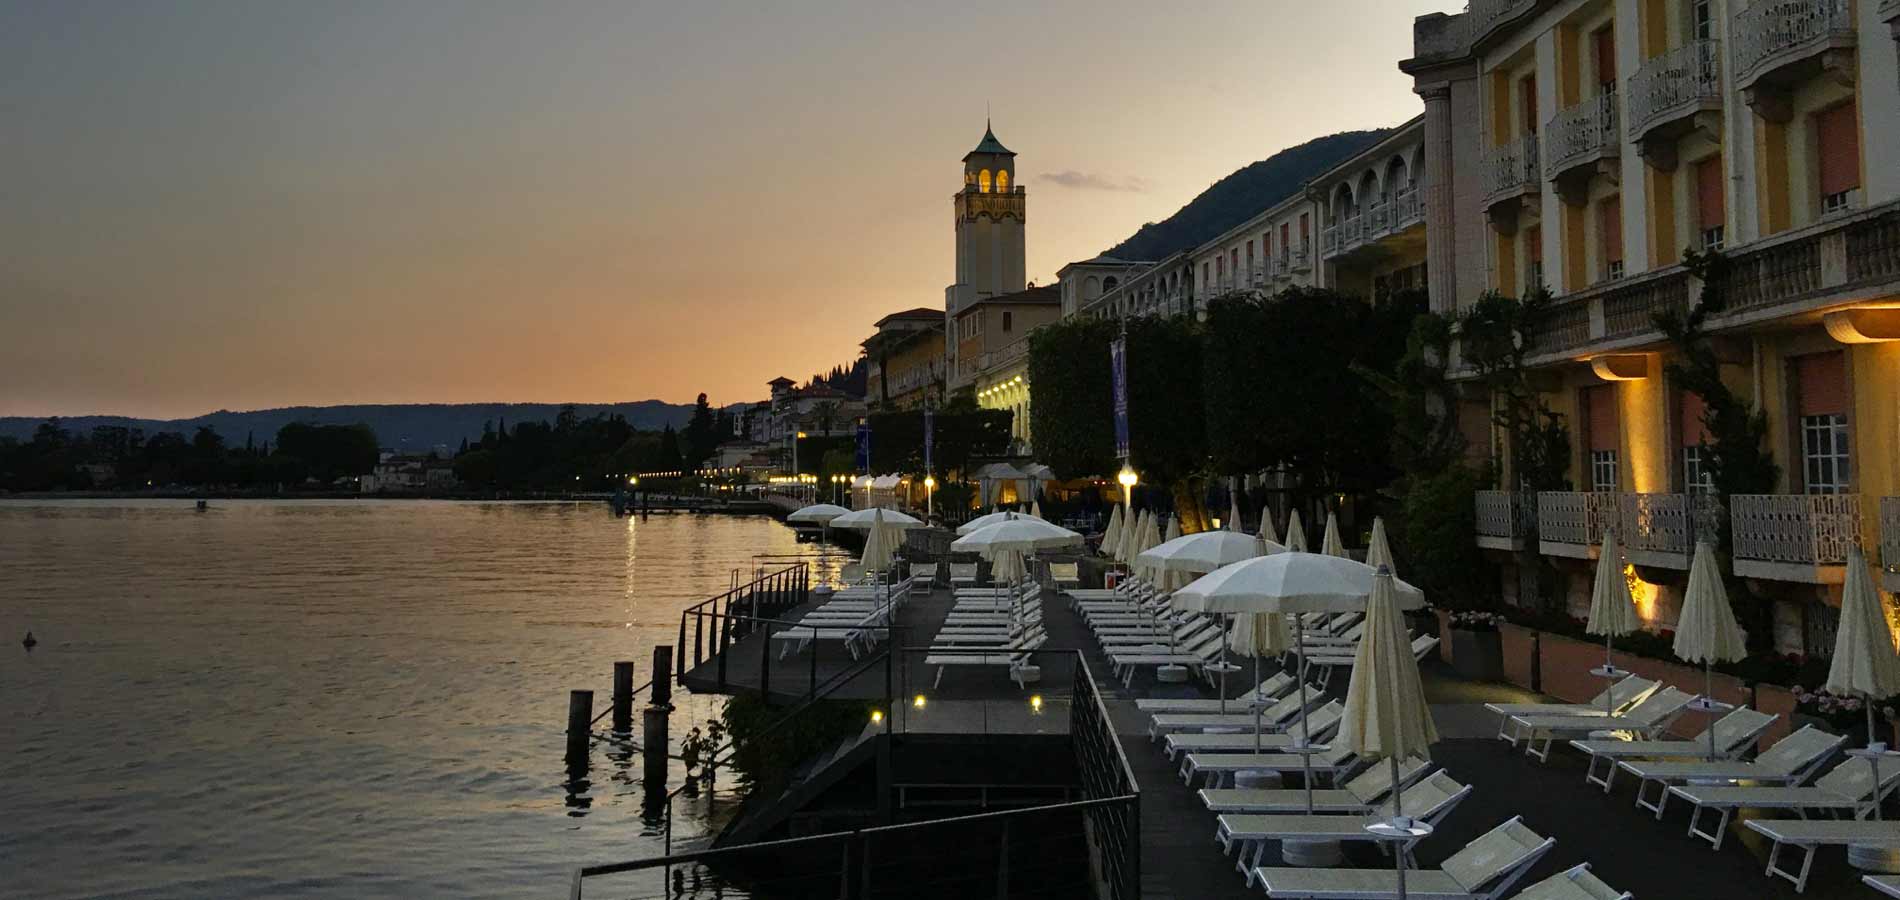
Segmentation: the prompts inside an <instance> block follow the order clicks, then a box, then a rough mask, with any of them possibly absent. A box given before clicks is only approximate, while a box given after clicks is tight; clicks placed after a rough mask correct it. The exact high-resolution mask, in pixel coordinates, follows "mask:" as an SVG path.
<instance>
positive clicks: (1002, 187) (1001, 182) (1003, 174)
mask: <svg viewBox="0 0 1900 900" xmlns="http://www.w3.org/2000/svg"><path fill="white" fill-rule="evenodd" d="M996 192H997V193H999V194H1007V193H1009V170H1008V169H998V170H996Z"/></svg>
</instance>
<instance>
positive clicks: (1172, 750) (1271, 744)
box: [1151, 694, 1346, 759]
mask: <svg viewBox="0 0 1900 900" xmlns="http://www.w3.org/2000/svg"><path fill="white" fill-rule="evenodd" d="M1274 706H1275V707H1276V710H1275V711H1276V712H1285V713H1286V718H1285V721H1284V722H1283V727H1282V725H1275V724H1274V723H1272V722H1271V721H1269V720H1268V719H1267V717H1266V714H1265V712H1262V714H1261V723H1262V725H1261V729H1260V731H1261V734H1260V737H1261V743H1260V744H1259V746H1260V747H1261V748H1262V749H1268V748H1272V749H1278V748H1280V747H1286V746H1289V745H1291V744H1292V743H1293V738H1294V736H1295V735H1298V734H1300V733H1301V731H1300V729H1301V728H1308V729H1311V730H1312V732H1313V740H1315V741H1318V740H1319V736H1320V735H1322V734H1328V733H1331V732H1332V730H1333V729H1334V728H1337V727H1338V726H1339V719H1340V716H1341V715H1343V714H1344V713H1345V711H1346V708H1345V707H1344V706H1343V705H1341V704H1340V702H1339V701H1338V700H1332V701H1329V702H1327V703H1326V705H1324V706H1320V707H1317V708H1315V709H1313V710H1312V711H1310V712H1308V713H1307V714H1306V723H1305V724H1304V725H1302V724H1301V723H1300V721H1299V719H1298V718H1296V716H1297V715H1298V713H1299V711H1300V695H1298V694H1293V695H1292V696H1289V697H1288V698H1287V699H1286V700H1281V701H1279V702H1278V703H1275V704H1274ZM1288 710H1291V711H1290V712H1288ZM1188 715H1190V716H1195V717H1197V718H1198V717H1199V714H1195V713H1190V714H1188ZM1215 715H1216V716H1218V715H1219V714H1218V713H1216V714H1215ZM1229 715H1232V716H1234V717H1235V721H1234V722H1231V723H1224V724H1226V727H1229V728H1233V729H1235V730H1234V731H1232V732H1225V733H1219V732H1216V733H1210V732H1199V733H1194V734H1168V733H1165V732H1161V733H1158V734H1159V735H1160V736H1162V737H1164V738H1165V739H1166V741H1167V752H1168V758H1169V759H1174V758H1176V757H1178V756H1180V754H1182V753H1201V752H1205V751H1210V750H1213V751H1220V750H1232V751H1234V752H1236V753H1240V752H1249V751H1252V750H1253V749H1254V746H1255V745H1254V733H1253V715H1252V714H1251V713H1249V714H1246V715H1244V716H1242V714H1240V713H1230V714H1229ZM1183 718H1186V717H1185V716H1184V717H1183ZM1242 719H1244V721H1241V720H1242ZM1202 727H1207V726H1202ZM1243 729H1244V730H1243ZM1282 732H1284V733H1282ZM1151 734H1157V732H1151Z"/></svg>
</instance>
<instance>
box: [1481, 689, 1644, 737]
mask: <svg viewBox="0 0 1900 900" xmlns="http://www.w3.org/2000/svg"><path fill="white" fill-rule="evenodd" d="M1660 687H1662V683H1661V682H1657V681H1652V680H1650V679H1648V678H1641V677H1638V676H1636V675H1631V676H1629V677H1628V678H1624V679H1623V680H1621V681H1618V682H1617V683H1615V684H1612V685H1610V686H1609V687H1608V688H1605V689H1604V690H1603V692H1602V693H1600V694H1598V695H1596V696H1595V697H1592V698H1590V702H1588V703H1486V704H1485V705H1484V708H1485V709H1486V710H1487V711H1489V712H1494V713H1497V715H1498V740H1500V741H1509V742H1511V743H1512V744H1516V743H1517V741H1516V739H1515V738H1512V737H1510V736H1509V735H1507V734H1505V731H1504V727H1505V725H1507V724H1509V723H1510V721H1511V717H1512V716H1608V715H1614V714H1616V713H1617V712H1621V711H1622V710H1625V709H1628V708H1630V707H1631V706H1634V705H1636V702H1637V701H1639V700H1641V699H1643V698H1644V697H1647V696H1649V695H1650V694H1651V693H1653V692H1655V690H1656V689H1657V688H1660ZM1605 698H1607V699H1608V708H1607V709H1606V708H1605Z"/></svg>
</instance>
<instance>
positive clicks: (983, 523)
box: [957, 512, 1043, 534]
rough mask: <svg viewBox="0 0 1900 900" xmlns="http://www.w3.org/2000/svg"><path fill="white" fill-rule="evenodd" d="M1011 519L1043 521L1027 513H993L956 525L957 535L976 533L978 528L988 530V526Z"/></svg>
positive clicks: (1039, 517)
mask: <svg viewBox="0 0 1900 900" xmlns="http://www.w3.org/2000/svg"><path fill="white" fill-rule="evenodd" d="M1011 519H1035V520H1037V521H1043V518H1042V517H1041V516H1034V515H1030V514H1029V513H1020V512H993V513H987V514H984V515H981V516H977V517H976V518H974V519H971V520H970V521H968V522H965V523H963V524H962V525H958V526H957V533H958V534H969V533H970V532H972V531H976V530H978V529H980V528H988V527H989V526H991V525H994V524H996V523H998V522H1007V521H1010V520H1011Z"/></svg>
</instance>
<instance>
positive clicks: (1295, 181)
mask: <svg viewBox="0 0 1900 900" xmlns="http://www.w3.org/2000/svg"><path fill="white" fill-rule="evenodd" d="M1391 133H1392V129H1390V128H1379V129H1374V130H1371V131H1344V132H1340V133H1339V134H1334V135H1328V136H1326V137H1323V138H1314V139H1313V140H1310V141H1307V142H1306V143H1304V144H1301V145H1299V146H1298V147H1289V148H1287V149H1285V150H1282V151H1280V152H1278V153H1275V154H1274V155H1272V156H1270V157H1267V158H1266V159H1263V160H1261V161H1259V162H1257V163H1253V164H1252V165H1249V166H1246V167H1244V168H1241V169H1239V170H1238V171H1236V172H1234V173H1233V174H1232V175H1229V176H1227V177H1226V178H1222V179H1221V180H1219V181H1216V182H1214V184H1213V185H1212V186H1211V187H1209V188H1208V189H1207V190H1205V191H1202V192H1201V194H1200V196H1198V197H1195V198H1194V199H1193V200H1190V201H1188V204H1187V205H1186V206H1183V207H1181V208H1180V210H1178V211H1176V212H1175V214H1174V215H1172V216H1169V217H1167V218H1166V219H1163V220H1161V221H1159V222H1150V223H1148V224H1146V225H1143V226H1141V229H1140V230H1139V231H1136V232H1135V233H1134V235H1133V236H1131V237H1130V238H1128V240H1125V241H1122V242H1121V243H1119V244H1116V245H1115V246H1113V247H1110V248H1109V249H1108V251H1107V255H1109V256H1113V257H1116V258H1118V259H1143V260H1159V259H1162V258H1163V257H1166V256H1167V255H1168V254H1170V253H1174V252H1176V251H1179V250H1185V249H1187V248H1189V247H1192V246H1195V245H1197V244H1200V243H1203V242H1205V241H1208V240H1211V239H1212V238H1214V237H1215V236H1216V235H1219V234H1220V233H1221V232H1224V231H1226V230H1227V229H1229V228H1232V227H1234V226H1235V225H1239V224H1240V223H1242V222H1245V221H1246V220H1247V219H1248V218H1249V217H1250V216H1252V215H1254V214H1255V213H1258V212H1260V211H1261V210H1264V209H1266V208H1267V207H1270V206H1272V205H1274V204H1276V203H1279V202H1280V201H1282V200H1285V199H1286V198H1287V197H1288V196H1290V195H1291V194H1292V193H1293V192H1294V191H1297V190H1299V189H1300V185H1302V184H1304V183H1305V182H1306V180H1307V179H1309V178H1312V177H1313V176H1315V175H1318V174H1319V173H1321V172H1324V171H1326V170H1327V169H1330V168H1332V167H1333V166H1336V165H1338V164H1339V163H1341V162H1343V161H1344V160H1345V159H1346V158H1347V157H1349V156H1351V155H1353V154H1355V153H1358V152H1359V151H1361V150H1364V149H1365V148H1367V147H1370V146H1372V145H1373V144H1375V143H1377V142H1379V141H1380V140H1383V139H1384V138H1385V137H1386V136H1387V135H1389V134H1391Z"/></svg>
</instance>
